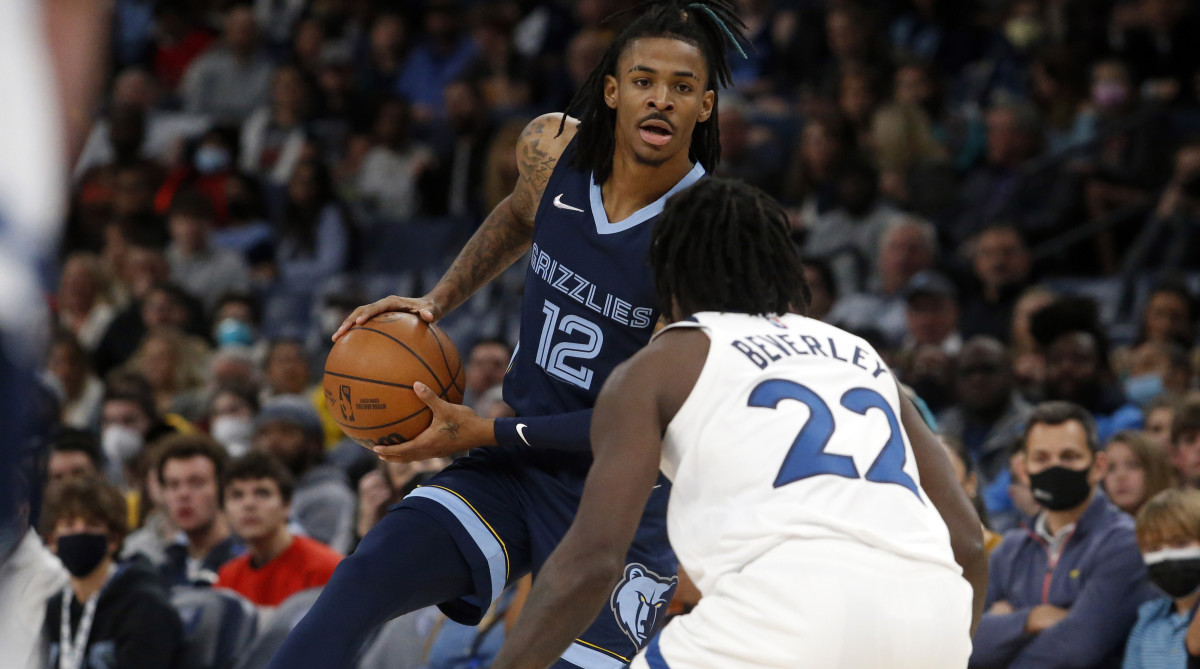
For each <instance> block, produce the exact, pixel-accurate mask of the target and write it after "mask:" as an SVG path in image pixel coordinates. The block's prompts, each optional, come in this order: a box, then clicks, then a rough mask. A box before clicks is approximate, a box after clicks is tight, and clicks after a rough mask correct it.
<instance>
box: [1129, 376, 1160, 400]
mask: <svg viewBox="0 0 1200 669" xmlns="http://www.w3.org/2000/svg"><path fill="white" fill-rule="evenodd" d="M1165 390H1166V389H1165V388H1163V381H1162V377H1160V376H1158V375H1157V374H1140V375H1138V376H1131V377H1129V378H1127V379H1125V397H1126V398H1128V399H1129V401H1130V402H1133V403H1134V404H1136V405H1138V406H1140V407H1144V406H1146V405H1147V404H1149V403H1150V400H1152V399H1154V398H1155V397H1158V396H1159V395H1161V394H1163V392H1164V391H1165Z"/></svg>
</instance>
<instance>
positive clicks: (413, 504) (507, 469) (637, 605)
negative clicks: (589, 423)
mask: <svg viewBox="0 0 1200 669" xmlns="http://www.w3.org/2000/svg"><path fill="white" fill-rule="evenodd" d="M590 462H591V460H590V458H583V457H580V456H576V455H570V454H561V453H554V452H547V451H531V450H529V449H515V448H503V447H491V448H483V449H476V450H474V451H472V452H471V453H470V454H469V455H468V456H467V457H463V458H459V459H458V460H455V461H454V463H453V464H452V465H450V466H449V467H447V468H446V469H445V470H444V471H442V472H441V473H439V474H438V475H436V476H434V477H433V478H432V479H430V480H429V481H427V482H426V483H425V484H424V485H423V486H421V487H420V488H417V489H416V490H414V491H413V492H412V493H411V494H410V495H409V496H408V497H406V498H404V500H403V501H401V502H400V503H399V504H397V505H396V506H395V507H393V508H397V507H409V508H412V509H416V510H420V511H422V512H424V513H426V514H429V515H430V516H433V517H434V518H436V519H438V520H439V521H440V522H441V523H442V525H443V526H444V527H446V528H447V529H448V530H450V532H451V534H452V535H453V536H454V539H455V542H456V543H457V544H458V548H459V550H460V551H461V552H462V554H463V556H464V557H465V558H466V559H467V561H468V562H469V563H470V565H471V569H472V572H473V576H474V582H475V592H474V593H472V594H470V595H467V596H465V597H462V598H460V599H457V600H454V601H450V602H445V603H443V604H441V605H440V608H441V609H442V611H443V612H445V613H446V615H447V616H449V617H450V618H451V619H452V620H454V621H456V622H459V623H463V624H467V625H474V624H476V623H478V622H479V620H480V618H482V617H483V614H484V613H485V612H486V610H487V609H488V607H489V606H491V603H492V602H493V601H495V600H496V598H497V597H499V596H500V593H501V592H502V591H503V590H504V588H505V586H507V585H509V584H511V583H513V582H514V581H516V580H518V579H520V578H521V577H522V576H524V575H525V574H527V573H529V572H531V571H532V572H533V574H534V578H536V577H537V572H538V570H539V569H540V568H541V566H542V564H544V563H545V562H546V559H547V558H548V557H549V556H550V553H551V552H552V551H553V550H554V548H555V547H556V546H557V545H558V542H559V541H560V540H561V539H562V537H563V535H564V534H566V532H567V528H569V527H570V525H571V521H572V520H573V519H574V518H575V512H576V510H577V509H578V507H579V498H580V496H581V494H582V491H583V483H584V480H585V479H586V477H587V468H588V465H589V464H590ZM659 483H660V484H661V485H660V486H659V487H657V488H656V489H655V490H654V492H653V493H652V494H651V496H650V500H649V501H648V502H647V504H646V510H645V512H644V514H643V515H642V521H641V525H640V526H639V527H638V531H637V534H636V536H635V537H634V540H633V545H632V546H631V547H630V549H629V553H628V555H627V556H626V567H625V570H624V574H623V577H622V579H621V581H620V583H619V584H618V585H617V587H616V588H614V590H613V593H612V594H611V595H610V597H609V604H608V606H607V607H605V609H604V610H603V611H602V612H601V614H600V616H599V617H598V618H597V619H596V620H595V621H594V622H593V623H592V626H591V627H589V628H588V629H587V631H586V632H584V633H583V634H582V635H581V636H580V637H579V638H578V639H577V640H576V641H575V643H574V644H572V645H571V647H570V648H569V649H568V650H567V652H566V653H564V654H563V656H562V657H563V659H562V660H560V661H559V663H558V664H556V665H555V666H556V667H571V666H574V667H580V668H582V669H619V668H620V667H624V666H625V665H627V664H629V662H630V661H631V660H632V659H633V656H634V655H636V654H637V652H638V650H640V649H641V648H642V647H644V646H645V645H646V643H647V642H648V641H649V640H650V639H651V638H652V637H653V636H654V634H655V633H656V632H657V631H658V629H659V628H660V627H661V626H662V623H663V622H664V618H665V616H666V612H667V604H668V603H669V602H670V600H671V595H672V594H674V591H675V584H676V582H677V580H676V577H675V572H676V568H677V566H678V565H677V562H676V561H675V554H674V553H673V552H672V551H671V548H670V545H669V544H668V542H667V524H666V520H667V519H666V511H667V497H668V495H669V494H670V484H669V483H668V482H667V481H666V479H665V478H663V477H662V475H661V474H660V475H659Z"/></svg>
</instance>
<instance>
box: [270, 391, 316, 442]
mask: <svg viewBox="0 0 1200 669" xmlns="http://www.w3.org/2000/svg"><path fill="white" fill-rule="evenodd" d="M276 422H278V423H288V424H290V425H294V426H296V427H298V428H300V430H301V431H302V432H304V434H305V436H309V437H315V438H317V439H322V440H323V439H324V438H325V432H324V429H323V428H322V427H321V417H320V416H318V415H317V410H316V409H314V408H313V406H312V404H311V403H310V402H309V401H308V399H307V398H304V397H301V396H299V395H281V396H279V397H276V398H274V399H272V400H270V401H268V402H267V404H266V405H265V406H264V407H263V408H262V411H260V412H259V414H258V418H257V419H256V420H255V421H254V429H255V430H258V429H259V428H261V427H262V426H263V425H265V424H267V423H276Z"/></svg>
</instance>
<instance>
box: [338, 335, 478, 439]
mask: <svg viewBox="0 0 1200 669" xmlns="http://www.w3.org/2000/svg"><path fill="white" fill-rule="evenodd" d="M463 375H464V374H463V365H462V362H461V361H460V360H459V357H458V349H456V348H455V347H454V343H453V342H452V341H450V338H449V337H448V336H446V333H444V332H442V331H441V330H439V329H438V328H437V326H434V325H430V324H428V323H426V322H424V321H422V320H421V319H420V318H419V317H417V316H416V315H414V314H407V313H398V312H392V313H386V314H380V315H379V316H376V317H375V318H372V319H371V320H369V321H367V322H366V323H364V324H362V325H359V326H355V327H354V328H351V329H350V331H349V332H347V333H346V334H345V335H343V336H342V337H341V338H340V339H338V341H337V343H336V344H334V345H333V350H331V351H330V352H329V357H328V358H327V359H326V360H325V378H324V389H325V402H326V404H328V405H329V412H330V413H331V414H332V415H333V419H334V421H336V422H337V424H338V426H340V427H341V428H342V431H343V432H345V433H346V435H347V436H349V437H350V438H351V439H353V440H355V441H357V442H358V443H359V444H362V445H363V446H366V447H368V448H370V447H372V446H376V445H379V444H383V445H394V444H402V443H404V442H406V441H408V440H409V439H412V438H413V437H415V436H417V435H418V434H420V433H421V431H422V430H424V429H425V428H427V427H429V424H430V423H431V422H432V421H433V413H432V412H431V411H430V410H429V407H427V406H425V403H424V402H422V401H421V399H420V398H419V397H417V394H416V392H414V391H413V384H414V383H415V382H417V381H420V382H421V383H424V384H425V385H426V386H429V389H430V390H432V391H433V392H435V393H437V394H438V396H439V397H441V398H442V399H444V400H446V401H447V402H452V403H455V404H457V403H459V402H461V401H462V397H463V388H464V385H463V384H464V381H463Z"/></svg>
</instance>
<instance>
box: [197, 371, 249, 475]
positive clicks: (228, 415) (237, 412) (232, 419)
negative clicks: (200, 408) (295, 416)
mask: <svg viewBox="0 0 1200 669" xmlns="http://www.w3.org/2000/svg"><path fill="white" fill-rule="evenodd" d="M258 409H259V404H258V387H257V386H256V385H254V384H253V383H250V382H245V381H230V382H227V383H224V384H222V385H220V386H218V387H217V390H216V391H215V392H214V393H213V395H212V403H211V405H210V406H209V411H208V433H209V434H210V435H211V436H212V438H213V439H215V440H217V442H218V443H220V444H221V446H223V447H225V450H226V452H228V453H229V455H230V456H232V457H235V458H236V457H239V456H241V455H243V454H245V453H246V452H247V451H249V450H250V444H251V442H252V441H253V440H254V419H255V417H256V416H257V415H258Z"/></svg>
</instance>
